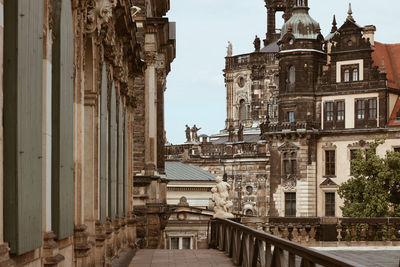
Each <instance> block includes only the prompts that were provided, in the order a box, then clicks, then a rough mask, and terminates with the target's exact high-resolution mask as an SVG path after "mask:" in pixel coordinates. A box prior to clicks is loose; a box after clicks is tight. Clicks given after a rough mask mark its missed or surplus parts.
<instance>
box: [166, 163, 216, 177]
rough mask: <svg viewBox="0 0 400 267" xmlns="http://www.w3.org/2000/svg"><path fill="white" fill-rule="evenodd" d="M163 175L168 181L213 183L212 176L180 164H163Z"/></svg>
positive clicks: (192, 166)
mask: <svg viewBox="0 0 400 267" xmlns="http://www.w3.org/2000/svg"><path fill="white" fill-rule="evenodd" d="M165 173H166V175H167V180H170V181H215V176H214V175H213V174H211V173H209V172H207V171H205V170H203V169H201V168H199V167H196V166H194V165H192V164H185V163H182V162H175V161H167V162H165Z"/></svg>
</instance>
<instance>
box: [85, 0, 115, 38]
mask: <svg viewBox="0 0 400 267" xmlns="http://www.w3.org/2000/svg"><path fill="white" fill-rule="evenodd" d="M116 5H117V1H116V0H87V22H86V32H87V33H92V32H94V31H95V30H96V29H97V31H98V32H99V33H100V31H101V27H102V26H103V24H105V23H108V22H109V21H110V19H111V17H112V11H113V8H114V7H116Z"/></svg>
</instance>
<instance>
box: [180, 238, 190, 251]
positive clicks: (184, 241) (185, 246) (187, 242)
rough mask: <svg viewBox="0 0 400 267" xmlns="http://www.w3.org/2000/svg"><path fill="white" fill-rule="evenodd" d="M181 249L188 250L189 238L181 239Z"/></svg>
mask: <svg viewBox="0 0 400 267" xmlns="http://www.w3.org/2000/svg"><path fill="white" fill-rule="evenodd" d="M182 249H190V237H183V238H182Z"/></svg>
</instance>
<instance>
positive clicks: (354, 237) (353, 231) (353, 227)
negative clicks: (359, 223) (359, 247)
mask: <svg viewBox="0 0 400 267" xmlns="http://www.w3.org/2000/svg"><path fill="white" fill-rule="evenodd" d="M356 240H357V232H356V225H355V223H353V222H352V223H351V241H353V242H354V241H356Z"/></svg>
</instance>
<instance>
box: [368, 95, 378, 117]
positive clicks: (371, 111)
mask: <svg viewBox="0 0 400 267" xmlns="http://www.w3.org/2000/svg"><path fill="white" fill-rule="evenodd" d="M368 109H369V119H370V120H375V119H376V113H377V108H376V99H370V100H369V101H368Z"/></svg>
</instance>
